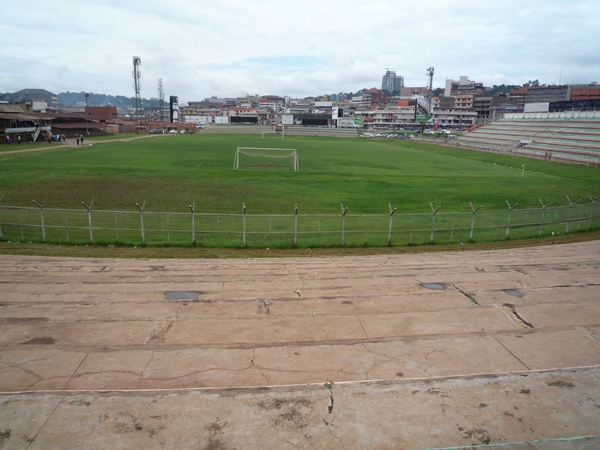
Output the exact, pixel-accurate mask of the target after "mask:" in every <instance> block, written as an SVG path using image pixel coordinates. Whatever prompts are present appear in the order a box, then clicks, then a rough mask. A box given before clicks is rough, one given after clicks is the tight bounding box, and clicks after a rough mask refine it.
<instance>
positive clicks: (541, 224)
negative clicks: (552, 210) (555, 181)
mask: <svg viewBox="0 0 600 450" xmlns="http://www.w3.org/2000/svg"><path fill="white" fill-rule="evenodd" d="M538 200H539V201H540V203H541V204H542V218H541V219H540V234H539V235H540V236H541V235H542V229H543V227H544V215H545V214H546V208H547V207H548V206H550V205H551V204H552V203H554V202H550V203H548V204H547V205H544V202H543V201H542V199H541V198H539V199H538Z"/></svg>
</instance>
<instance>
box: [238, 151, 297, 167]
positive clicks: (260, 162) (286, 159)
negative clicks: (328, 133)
mask: <svg viewBox="0 0 600 450" xmlns="http://www.w3.org/2000/svg"><path fill="white" fill-rule="evenodd" d="M239 169H292V170H294V171H296V172H298V171H299V170H300V166H299V165H298V153H297V151H296V149H295V148H258V147H238V148H237V149H236V151H235V159H234V161H233V170H239Z"/></svg>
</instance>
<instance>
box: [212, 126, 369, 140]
mask: <svg viewBox="0 0 600 450" xmlns="http://www.w3.org/2000/svg"><path fill="white" fill-rule="evenodd" d="M278 130H279V129H278ZM272 132H273V126H266V125H206V126H205V127H204V129H203V130H202V133H205V134H258V135H261V134H262V133H272ZM279 132H281V130H279ZM285 134H286V135H288V136H322V137H323V136H325V137H346V138H357V137H358V132H357V131H356V129H349V128H329V127H302V126H287V125H286V127H285Z"/></svg>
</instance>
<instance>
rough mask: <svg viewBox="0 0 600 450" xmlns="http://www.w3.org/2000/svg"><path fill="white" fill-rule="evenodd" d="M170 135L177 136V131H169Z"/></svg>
mask: <svg viewBox="0 0 600 450" xmlns="http://www.w3.org/2000/svg"><path fill="white" fill-rule="evenodd" d="M169 133H170V134H177V130H169Z"/></svg>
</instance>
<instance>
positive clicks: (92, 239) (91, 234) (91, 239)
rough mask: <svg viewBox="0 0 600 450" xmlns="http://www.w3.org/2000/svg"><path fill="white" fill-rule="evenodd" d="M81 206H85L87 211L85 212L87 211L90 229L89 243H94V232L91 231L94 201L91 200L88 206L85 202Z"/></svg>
mask: <svg viewBox="0 0 600 450" xmlns="http://www.w3.org/2000/svg"><path fill="white" fill-rule="evenodd" d="M81 204H82V205H83V206H85V209H87V211H88V225H89V227H90V243H93V242H94V231H93V229H92V205H93V204H94V199H92V202H91V203H90V204H89V206H88V205H87V204H86V203H85V202H81Z"/></svg>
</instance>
